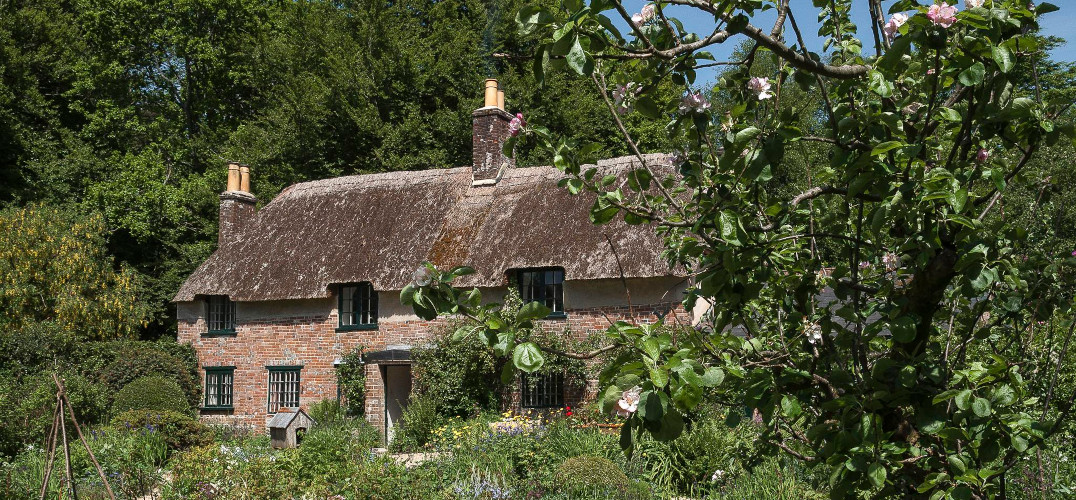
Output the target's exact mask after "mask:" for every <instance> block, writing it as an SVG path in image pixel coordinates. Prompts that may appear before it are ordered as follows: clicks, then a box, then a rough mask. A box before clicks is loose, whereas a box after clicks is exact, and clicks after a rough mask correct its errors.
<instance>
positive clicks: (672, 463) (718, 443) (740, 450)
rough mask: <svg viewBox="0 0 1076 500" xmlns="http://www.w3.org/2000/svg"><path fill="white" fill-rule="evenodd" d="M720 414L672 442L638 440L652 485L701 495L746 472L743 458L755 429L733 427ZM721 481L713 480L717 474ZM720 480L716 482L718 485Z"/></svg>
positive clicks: (672, 490) (650, 439)
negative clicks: (741, 458) (752, 430)
mask: <svg viewBox="0 0 1076 500" xmlns="http://www.w3.org/2000/svg"><path fill="white" fill-rule="evenodd" d="M718 416H719V415H712V416H707V417H705V418H703V419H702V420H701V421H697V422H694V423H693V425H691V426H690V427H689V428H688V429H687V430H686V431H685V432H684V433H683V434H681V435H680V436H679V437H677V438H676V439H674V440H672V441H667V442H663V441H657V440H655V439H653V438H649V437H645V438H643V439H641V440H639V442H638V443H637V446H638V450H637V451H638V453H639V454H640V456H643V457H645V458H644V460H645V461H646V466H645V468H644V474H645V476H646V478H647V480H649V481H650V482H651V483H652V484H654V485H656V486H659V487H660V488H662V489H665V490H668V491H671V492H677V493H681V494H685V495H700V494H702V493H705V492H706V491H709V490H710V489H711V488H712V487H713V486H715V485H718V484H721V483H723V482H725V481H727V480H732V478H735V477H738V476H740V475H742V474H743V472H744V470H743V465H742V462H741V460H740V457H742V456H746V455H748V454H749V451H748V449H747V448H748V447H749V446H750V443H751V442H752V441H753V439H754V436H753V432H751V431H750V430H747V429H746V426H740V427H738V428H737V429H730V428H729V427H728V426H727V425H725V423H724V419H721V418H718ZM718 471H721V472H720V473H718V479H719V480H718V481H713V480H712V479H713V478H714V473H715V472H718ZM715 483H716V484H715Z"/></svg>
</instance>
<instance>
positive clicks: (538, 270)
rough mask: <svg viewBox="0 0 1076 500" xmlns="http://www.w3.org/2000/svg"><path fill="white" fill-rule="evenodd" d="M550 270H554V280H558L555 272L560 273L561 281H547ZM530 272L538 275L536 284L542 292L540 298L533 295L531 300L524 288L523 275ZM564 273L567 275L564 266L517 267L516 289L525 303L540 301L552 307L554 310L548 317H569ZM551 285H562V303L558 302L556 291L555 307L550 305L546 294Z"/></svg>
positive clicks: (553, 299) (554, 294)
mask: <svg viewBox="0 0 1076 500" xmlns="http://www.w3.org/2000/svg"><path fill="white" fill-rule="evenodd" d="M548 272H553V273H554V281H556V274H555V273H560V282H559V283H556V282H554V283H547V282H546V273H548ZM528 273H531V274H534V275H535V276H537V277H538V278H539V284H538V285H536V286H535V287H536V288H537V289H538V291H539V292H540V295H541V297H540V298H534V297H532V298H531V299H530V300H528V299H527V292H526V291H525V290H524V288H523V275H524V274H528ZM564 275H565V273H564V268H563V267H527V268H521V269H516V270H515V280H516V290H517V291H518V292H519V298H520V299H521V300H523V303H524V304H527V303H528V302H538V303H540V304H542V305H544V306H546V307H549V308H550V309H552V310H553V312H551V313H549V315H548V316H546V319H564V318H567V317H568V313H567V312H566V311H565V308H564ZM549 286H553V287H558V286H559V287H560V303H559V304H558V303H557V293H556V291H554V293H553V298H552V301H553V307H550V305H549V301H550V298H549V297H548V296H547V295H546V288H547V287H549ZM558 305H559V306H560V310H557V307H556V306H558Z"/></svg>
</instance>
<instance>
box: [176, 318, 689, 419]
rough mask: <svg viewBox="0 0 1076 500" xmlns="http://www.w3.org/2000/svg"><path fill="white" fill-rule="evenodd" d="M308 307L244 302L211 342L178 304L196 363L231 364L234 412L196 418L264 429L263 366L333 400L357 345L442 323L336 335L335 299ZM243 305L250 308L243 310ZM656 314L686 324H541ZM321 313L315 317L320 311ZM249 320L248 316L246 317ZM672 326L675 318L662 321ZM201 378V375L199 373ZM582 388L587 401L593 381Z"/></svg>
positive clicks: (582, 333)
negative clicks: (263, 308) (283, 309)
mask: <svg viewBox="0 0 1076 500" xmlns="http://www.w3.org/2000/svg"><path fill="white" fill-rule="evenodd" d="M312 303H313V304H314V307H310V308H307V309H308V311H307V313H306V314H292V315H288V314H287V313H285V314H281V315H280V316H272V315H268V316H267V317H262V318H260V319H259V318H254V319H249V320H244V316H245V314H244V306H245V304H244V303H239V304H237V314H238V318H237V325H236V334H235V336H226V337H210V336H204V335H202V334H203V332H205V330H206V327H205V322H204V318H203V317H202V316H203V314H201V313H200V311H202V305H201V303H197V302H196V303H182V304H179V307H180V321H179V340H180V342H187V343H190V344H192V345H193V346H194V348H195V350H197V352H198V358H199V363H200V364H201V365H202V366H203V367H206V366H210V367H211V366H234V367H235V372H234V385H233V407H234V409H233V410H230V411H208V410H206V411H203V412H202V418H203V419H204V420H206V421H210V422H214V423H225V424H234V425H246V426H251V427H252V428H253V429H255V430H258V431H260V430H262V429H264V428H265V424H266V422H267V421H268V419H269V418H270V417H271V415H270V414H269V413H268V412H267V398H268V394H267V391H268V377H269V375H268V371H267V370H266V366H276V365H302V366H303V368H302V371H301V372H300V377H301V379H300V380H301V383H300V386H301V388H300V390H301V393H300V406H301V407H303V408H304V409H309V406H310V405H311V404H313V403H316V402H318V401H320V400H322V399H332V398H336V383H335V369H334V367H333V361H334V360H336V359H337V358H339V357H341V356H342V355H343V354H344V353H346V352H347V351H349V350H351V349H352V348H354V347H355V346H357V345H365V346H366V347H367V348H368V349H369V350H372V351H377V350H381V349H384V348H385V347H386V346H389V345H411V346H418V345H421V344H423V343H424V342H425V341H426V340H427V339H428V338H429V337H430V335H431V331H434V330H435V327H436V326H437V325H439V324H444V322H445V320H437V321H434V322H428V321H422V320H418V319H414V320H397V321H393V320H392V319H391V318H389V319H386V318H382V319H381V320H380V322H379V325H378V328H377V329H376V330H361V331H344V332H337V331H336V326H337V316H336V311H335V305H336V299H335V298H333V299H331V300H330V299H324V300H321V301H313V302H312ZM247 307H252V306H250V305H247ZM654 310H660V311H663V312H664V311H669V310H675V314H674V317H675V321H680V322H682V324H685V325H690V315H689V314H688V313H687V312H685V311H684V310H683V308H682V307H680V306H679V304H671V303H666V304H658V305H645V306H637V307H635V308H634V313H635V314H634V317H633V318H632V317H629V314H628V308H627V306H613V307H596V308H590V309H576V310H568V311H567V315H568V317H567V319H559V320H545V321H543V322H542V323H543V325H544V326H545V327H546V328H547V329H549V330H551V331H558V332H559V331H562V330H563V329H564V328H565V327H568V328H570V329H571V331H572V333H573V335H574V336H576V337H578V338H580V339H582V338H586V337H587V336H589V335H590V334H592V333H594V332H598V331H603V330H605V329H606V328H607V327H608V326H609V321H610V320H613V321H616V320H618V319H629V320H630V319H634V320H635V321H650V322H652V321H653V320H654V319H655V317H654V316H653V315H652V314H651V313H652V311H654ZM318 311H320V314H319V313H318ZM246 316H249V315H246ZM667 321H669V322H674V320H673V319H669V320H667ZM366 373H367V384H366V394H367V405H366V406H367V419H368V420H370V422H371V423H372V424H374V425H375V426H377V427H378V428H381V426H383V424H384V422H383V420H382V417H383V415H382V413H383V410H382V406H381V405H382V398H383V387H382V381H381V373H380V370H379V367H378V366H377V365H373V364H371V365H368V366H367V367H366ZM203 376H204V372H203ZM588 389H589V390H588V391H587V393H588V395H589V396H591V397H592V396H593V391H594V389H595V388H594V387H593V383H592V384H591V387H589V388H588ZM580 396H581V395H580V394H570V395H569V397H568V400H569V401H570V403H569V404H573V405H574V404H578V402H579V399H580Z"/></svg>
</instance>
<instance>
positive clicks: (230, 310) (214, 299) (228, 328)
mask: <svg viewBox="0 0 1076 500" xmlns="http://www.w3.org/2000/svg"><path fill="white" fill-rule="evenodd" d="M206 308H207V311H206V326H207V327H208V330H209V332H208V333H235V302H232V300H231V299H229V298H228V296H227V295H210V296H209V297H206Z"/></svg>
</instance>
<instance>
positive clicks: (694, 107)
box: [680, 92, 710, 115]
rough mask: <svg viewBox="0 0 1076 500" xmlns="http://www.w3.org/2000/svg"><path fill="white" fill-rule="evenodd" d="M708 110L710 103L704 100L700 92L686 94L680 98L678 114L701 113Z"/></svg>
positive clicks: (704, 97)
mask: <svg viewBox="0 0 1076 500" xmlns="http://www.w3.org/2000/svg"><path fill="white" fill-rule="evenodd" d="M708 109H710V101H708V100H706V96H704V95H702V92H688V93H687V94H686V95H684V97H682V98H680V114H684V115H686V114H688V113H693V112H694V113H703V112H705V111H706V110H708Z"/></svg>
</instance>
